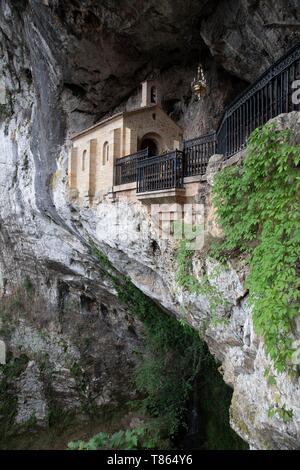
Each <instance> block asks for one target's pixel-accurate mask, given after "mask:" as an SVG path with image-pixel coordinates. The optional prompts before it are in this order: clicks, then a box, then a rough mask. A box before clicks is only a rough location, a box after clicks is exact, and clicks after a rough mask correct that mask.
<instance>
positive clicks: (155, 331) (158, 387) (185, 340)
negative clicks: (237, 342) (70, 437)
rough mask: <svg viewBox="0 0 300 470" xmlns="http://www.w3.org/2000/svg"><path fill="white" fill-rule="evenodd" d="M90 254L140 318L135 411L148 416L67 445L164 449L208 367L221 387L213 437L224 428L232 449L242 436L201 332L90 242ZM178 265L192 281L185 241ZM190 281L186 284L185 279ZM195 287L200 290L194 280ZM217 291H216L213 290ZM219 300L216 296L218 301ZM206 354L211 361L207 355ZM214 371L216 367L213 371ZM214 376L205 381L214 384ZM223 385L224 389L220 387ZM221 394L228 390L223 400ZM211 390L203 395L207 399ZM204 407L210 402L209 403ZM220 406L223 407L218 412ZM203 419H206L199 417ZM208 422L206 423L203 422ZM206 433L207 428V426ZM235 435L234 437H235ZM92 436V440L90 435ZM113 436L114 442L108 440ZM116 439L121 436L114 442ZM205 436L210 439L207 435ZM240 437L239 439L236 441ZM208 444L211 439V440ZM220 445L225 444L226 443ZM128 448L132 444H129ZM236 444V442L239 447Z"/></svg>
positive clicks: (183, 419)
mask: <svg viewBox="0 0 300 470" xmlns="http://www.w3.org/2000/svg"><path fill="white" fill-rule="evenodd" d="M92 253H93V255H94V256H96V257H97V258H98V260H99V262H100V264H101V267H102V269H103V270H105V271H106V274H107V275H108V276H109V277H110V279H111V280H112V281H113V283H114V285H115V288H116V290H117V292H118V297H119V299H120V300H121V301H122V302H123V303H124V304H125V305H126V306H127V307H128V310H129V311H130V312H131V313H132V315H133V316H134V317H135V318H138V319H139V320H141V321H142V323H143V325H144V329H145V343H144V347H143V356H142V357H141V361H140V363H139V365H138V366H137V368H136V371H135V374H134V380H135V385H136V387H137V389H138V391H139V392H140V393H141V395H142V398H141V399H140V400H138V403H137V407H138V410H139V411H140V412H141V411H142V412H143V413H144V414H145V415H146V416H147V417H148V418H150V419H147V424H145V425H144V426H143V428H139V429H133V430H127V431H120V432H118V433H116V434H114V435H112V436H108V435H106V434H105V435H104V434H103V433H100V434H99V435H97V436H95V438H93V439H92V440H90V441H89V442H88V443H84V442H82V441H80V442H75V443H74V442H72V443H70V447H71V448H84V449H85V448H95V446H96V448H110V447H113V448H115V447H114V446H115V445H117V448H125V449H126V448H129V447H128V446H129V445H131V444H132V443H134V445H135V447H134V448H163V447H164V446H170V441H169V440H170V438H173V437H174V436H175V435H176V434H177V433H178V432H179V431H182V429H183V428H185V423H186V417H187V408H188V406H189V401H190V398H191V392H192V389H193V386H194V383H195V380H196V378H197V376H199V373H200V371H202V376H203V377H206V376H208V373H206V372H204V371H206V370H207V369H206V368H205V364H206V365H207V368H211V369H212V373H214V374H215V375H214V379H215V383H217V382H218V385H216V387H215V390H218V391H219V398H220V400H219V399H218V396H217V394H216V395H215V397H216V399H215V401H214V405H213V407H214V417H215V422H214V425H211V431H210V435H211V439H212V440H213V439H214V436H213V434H214V433H215V434H217V433H219V436H221V434H222V433H225V434H226V435H227V436H228V439H227V444H226V445H227V447H226V446H225V444H224V446H225V447H226V448H235V446H237V445H240V446H243V443H242V444H241V442H242V441H241V440H240V439H239V437H238V436H237V435H235V433H234V432H233V431H232V430H231V429H230V426H229V416H228V414H229V412H228V410H229V404H230V399H231V394H232V392H231V390H230V389H228V387H226V385H225V384H224V383H223V381H222V378H221V377H220V376H219V374H218V372H216V363H215V361H214V360H213V358H212V357H211V356H210V354H209V352H208V350H207V348H206V346H205V345H204V343H203V341H201V339H200V337H199V334H198V333H197V332H196V331H195V330H193V329H192V328H191V327H189V326H188V325H187V324H186V323H185V322H184V321H183V320H180V321H178V320H177V319H176V318H175V317H173V316H171V315H169V314H167V313H166V312H164V311H163V310H162V309H161V308H160V307H158V305H156V304H155V303H154V302H153V301H152V300H151V299H149V298H148V297H147V296H145V295H144V294H143V293H142V292H141V291H140V290H139V289H137V288H136V287H135V286H134V285H133V284H132V282H131V281H130V280H129V279H128V278H126V277H125V276H120V275H118V276H115V275H114V270H113V267H112V266H111V264H110V262H109V261H108V260H107V259H106V258H105V256H104V255H103V254H102V253H101V252H100V251H99V250H98V249H97V248H95V247H94V246H93V247H92ZM178 257H179V264H180V265H181V271H180V273H179V277H180V276H181V279H182V282H183V284H184V285H187V284H185V280H186V277H187V278H188V281H187V283H188V284H189V283H190V282H191V283H192V282H193V281H192V280H191V279H190V275H189V274H187V273H186V270H187V269H188V267H189V264H190V262H191V258H190V253H189V252H188V250H187V247H186V246H185V245H182V246H181V251H179V255H178ZM189 285H190V284H189ZM195 289H197V290H198V289H200V287H199V286H198V285H197V286H195ZM204 289H205V291H207V289H209V290H210V292H211V295H212V297H213V296H214V294H215V291H214V290H213V288H211V287H210V286H205V287H204ZM216 296H217V294H216ZM219 302H220V299H219V298H218V300H216V303H219ZM208 358H209V360H208ZM214 371H215V372H214ZM212 382H213V381H212V380H211V381H208V382H207V386H208V387H209V386H210V385H212ZM222 390H223V392H222ZM222 393H225V394H227V395H226V396H227V400H224V399H223V398H224V396H223V395H222ZM210 399H211V398H210V392H209V391H208V390H207V395H206V396H205V397H204V398H203V400H206V401H207V403H209V402H210ZM207 406H209V405H208V404H207ZM220 410H222V411H220ZM218 416H223V418H224V423H225V422H226V420H227V422H226V426H225V428H224V427H223V424H224V423H223V421H222V422H221V423H220V421H219V422H218ZM203 422H205V420H203ZM205 426H206V424H205V425H204V427H205ZM205 432H206V431H205ZM233 435H234V436H233ZM94 439H95V440H94ZM111 439H113V441H112V440H111ZM115 439H119V441H118V442H117V443H116V441H115ZM208 441H209V439H208ZM236 441H239V444H237V443H236ZM211 445H212V444H211ZM225 447H224V448H225ZM130 448H131V447H130ZM238 448H239V447H238Z"/></svg>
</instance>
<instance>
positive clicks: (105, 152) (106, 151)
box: [102, 142, 109, 165]
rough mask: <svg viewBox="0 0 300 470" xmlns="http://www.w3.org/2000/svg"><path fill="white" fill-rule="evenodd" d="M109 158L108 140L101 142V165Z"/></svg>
mask: <svg viewBox="0 0 300 470" xmlns="http://www.w3.org/2000/svg"><path fill="white" fill-rule="evenodd" d="M108 158H109V145H108V142H104V144H103V151H102V165H105V163H106V162H108Z"/></svg>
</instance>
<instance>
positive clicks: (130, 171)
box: [115, 148, 149, 185]
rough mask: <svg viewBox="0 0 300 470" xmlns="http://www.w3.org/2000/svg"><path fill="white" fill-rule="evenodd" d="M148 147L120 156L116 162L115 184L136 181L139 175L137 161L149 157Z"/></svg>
mask: <svg viewBox="0 0 300 470" xmlns="http://www.w3.org/2000/svg"><path fill="white" fill-rule="evenodd" d="M148 155H149V153H148V148H147V149H144V150H140V151H139V152H136V153H133V154H131V155H127V156H126V157H122V158H118V159H117V160H116V162H115V185H120V184H128V183H134V182H135V181H136V177H137V161H138V160H139V159H140V160H143V159H145V158H148Z"/></svg>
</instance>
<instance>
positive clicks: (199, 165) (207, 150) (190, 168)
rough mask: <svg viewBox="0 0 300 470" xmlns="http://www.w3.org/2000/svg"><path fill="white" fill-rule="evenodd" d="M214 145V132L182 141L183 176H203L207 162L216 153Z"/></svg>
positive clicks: (215, 138)
mask: <svg viewBox="0 0 300 470" xmlns="http://www.w3.org/2000/svg"><path fill="white" fill-rule="evenodd" d="M216 144H217V137H216V133H215V132H212V133H211V134H207V135H204V136H202V137H197V138H196V139H191V140H186V141H184V144H183V152H184V176H194V175H204V174H205V172H206V167H207V163H208V160H209V159H210V157H211V156H212V155H213V154H214V153H216Z"/></svg>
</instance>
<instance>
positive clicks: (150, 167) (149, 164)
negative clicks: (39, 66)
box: [137, 150, 183, 193]
mask: <svg viewBox="0 0 300 470" xmlns="http://www.w3.org/2000/svg"><path fill="white" fill-rule="evenodd" d="M172 188H183V152H181V151H180V150H174V151H173V152H169V153H167V154H165V155H159V156H158V157H151V158H148V159H144V160H139V161H138V163H137V193H146V192H150V191H159V190H163V189H172Z"/></svg>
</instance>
